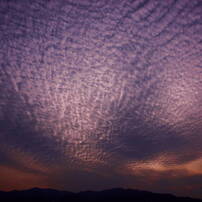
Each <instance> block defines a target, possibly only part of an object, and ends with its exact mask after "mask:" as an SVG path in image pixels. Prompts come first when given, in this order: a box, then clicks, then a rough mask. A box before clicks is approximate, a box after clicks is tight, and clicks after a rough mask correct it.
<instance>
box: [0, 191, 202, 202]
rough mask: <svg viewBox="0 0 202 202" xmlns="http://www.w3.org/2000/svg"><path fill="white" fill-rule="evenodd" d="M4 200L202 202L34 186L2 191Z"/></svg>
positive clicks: (143, 193)
mask: <svg viewBox="0 0 202 202" xmlns="http://www.w3.org/2000/svg"><path fill="white" fill-rule="evenodd" d="M0 201H2V202H11V201H12V202H16V201H19V202H25V201H29V202H35V201H36V202H42V201H43V202H88V201H89V202H104V201H109V202H115V201H116V202H136V201H137V202H142V201H143V202H184V201H185V202H202V200H201V199H194V198H190V197H176V196H174V195H172V194H159V193H152V192H148V191H140V190H133V189H122V188H114V189H109V190H103V191H84V192H79V193H73V192H68V191H58V190H54V189H40V188H32V189H29V190H23V191H16V190H14V191H9V192H4V191H0Z"/></svg>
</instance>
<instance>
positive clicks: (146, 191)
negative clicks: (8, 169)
mask: <svg viewBox="0 0 202 202" xmlns="http://www.w3.org/2000/svg"><path fill="white" fill-rule="evenodd" d="M32 190H50V191H59V192H68V193H73V194H79V193H83V192H103V191H114V190H116V191H118V190H123V191H128V190H130V191H134V192H145V193H151V194H163V195H172V196H174V197H177V198H191V199H200V200H202V198H196V197H191V196H188V195H187V196H186V195H185V196H181V195H176V194H172V193H166V192H152V191H148V190H139V189H132V188H123V187H114V188H110V189H103V190H84V191H69V190H60V189H52V188H40V187H32V188H28V189H22V190H10V191H3V190H0V192H6V193H10V192H16V191H17V192H21V191H23V192H24V191H32Z"/></svg>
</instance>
